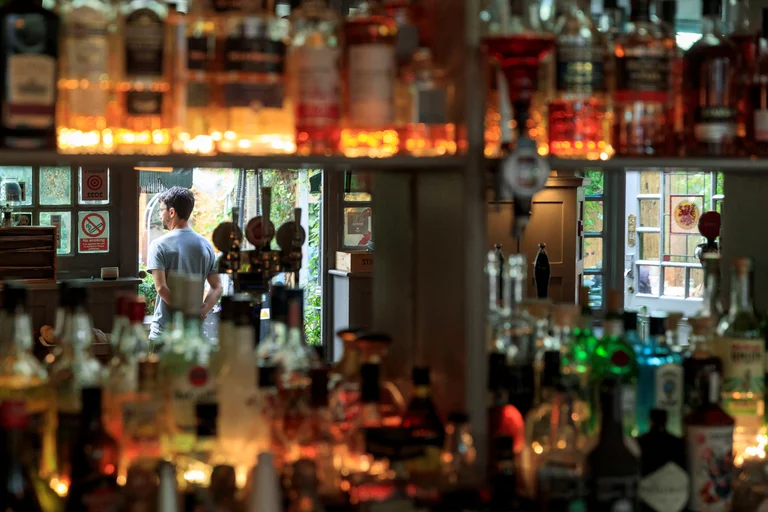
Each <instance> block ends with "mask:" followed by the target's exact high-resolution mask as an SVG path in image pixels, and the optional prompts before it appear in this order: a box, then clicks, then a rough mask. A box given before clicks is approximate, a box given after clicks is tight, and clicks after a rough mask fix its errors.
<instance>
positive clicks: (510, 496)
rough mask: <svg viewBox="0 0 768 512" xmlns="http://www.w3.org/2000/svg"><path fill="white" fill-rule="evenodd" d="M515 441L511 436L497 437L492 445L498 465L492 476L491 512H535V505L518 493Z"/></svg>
mask: <svg viewBox="0 0 768 512" xmlns="http://www.w3.org/2000/svg"><path fill="white" fill-rule="evenodd" d="M514 445H515V441H514V440H513V439H512V438H511V437H509V436H501V437H497V438H496V439H495V440H494V441H493V444H492V449H493V450H494V452H495V453H496V464H495V467H494V468H493V471H492V472H491V476H490V491H491V499H490V502H489V503H488V509H489V510H490V512H504V511H510V510H514V511H519V512H533V511H534V510H536V506H535V504H534V503H532V502H531V501H529V500H528V499H527V498H524V497H522V496H520V495H519V494H518V493H517V488H518V478H517V466H518V465H517V463H516V462H515V450H514Z"/></svg>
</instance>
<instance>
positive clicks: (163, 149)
mask: <svg viewBox="0 0 768 512" xmlns="http://www.w3.org/2000/svg"><path fill="white" fill-rule="evenodd" d="M167 21H168V6H167V5H166V3H165V2H161V1H159V0H131V1H130V2H128V3H125V4H122V5H121V7H120V30H122V37H123V39H124V43H125V53H124V54H123V55H122V61H123V69H122V70H121V74H120V76H121V82H120V83H119V85H118V111H119V122H118V126H119V128H118V130H117V134H116V135H117V141H116V143H117V151H118V152H119V153H124V154H134V153H149V154H162V153H167V152H168V151H169V149H170V143H171V137H170V132H169V124H170V117H169V116H170V112H169V110H170V107H171V97H170V89H171V83H170V78H169V69H170V67H171V64H170V60H171V54H170V52H171V49H170V48H168V47H167V45H166V44H165V43H166V24H167Z"/></svg>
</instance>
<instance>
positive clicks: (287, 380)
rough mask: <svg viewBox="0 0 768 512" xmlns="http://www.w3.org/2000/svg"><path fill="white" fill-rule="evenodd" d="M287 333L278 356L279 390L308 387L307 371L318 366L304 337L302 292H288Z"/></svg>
mask: <svg viewBox="0 0 768 512" xmlns="http://www.w3.org/2000/svg"><path fill="white" fill-rule="evenodd" d="M287 293H288V333H287V336H286V342H285V345H284V347H283V349H282V350H281V351H280V353H279V354H278V356H277V357H278V367H279V370H280V380H279V382H278V384H279V385H280V388H281V390H293V389H296V388H304V389H306V388H308V387H309V383H310V380H309V371H310V369H312V368H313V367H316V366H318V365H319V364H320V358H319V357H318V355H317V352H316V351H315V350H314V349H313V348H312V347H310V346H308V345H307V343H306V339H305V335H304V322H303V316H302V309H303V307H304V291H303V290H288V291H287Z"/></svg>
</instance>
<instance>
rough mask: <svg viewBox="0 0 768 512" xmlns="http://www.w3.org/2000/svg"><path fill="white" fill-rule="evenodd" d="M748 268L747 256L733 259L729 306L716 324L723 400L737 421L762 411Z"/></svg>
mask: <svg viewBox="0 0 768 512" xmlns="http://www.w3.org/2000/svg"><path fill="white" fill-rule="evenodd" d="M751 271H752V261H751V260H750V259H749V258H736V259H734V261H733V278H732V279H731V301H730V309H729V310H728V313H727V314H726V315H725V316H724V317H723V319H722V320H721V321H720V324H719V325H718V327H717V334H718V335H719V336H720V339H718V344H719V348H718V353H719V354H720V359H721V360H722V362H723V386H722V388H723V403H724V406H725V410H726V411H728V413H729V414H731V415H732V416H734V417H736V418H737V420H738V421H741V420H746V419H747V417H752V416H754V415H755V414H757V415H759V416H760V417H762V414H763V392H764V382H763V380H764V370H763V368H764V360H765V343H764V341H763V339H762V336H761V334H760V322H759V320H758V319H757V318H756V317H755V314H754V307H753V305H752V281H751V277H750V276H751Z"/></svg>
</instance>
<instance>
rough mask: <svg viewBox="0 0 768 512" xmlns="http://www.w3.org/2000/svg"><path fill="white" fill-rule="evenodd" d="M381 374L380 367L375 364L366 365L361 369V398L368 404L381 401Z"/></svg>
mask: <svg viewBox="0 0 768 512" xmlns="http://www.w3.org/2000/svg"><path fill="white" fill-rule="evenodd" d="M379 374H380V367H379V365H378V364H375V363H364V364H363V365H362V366H361V367H360V380H361V382H360V398H361V400H362V401H363V402H366V403H377V402H378V401H379V395H380V389H379Z"/></svg>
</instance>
